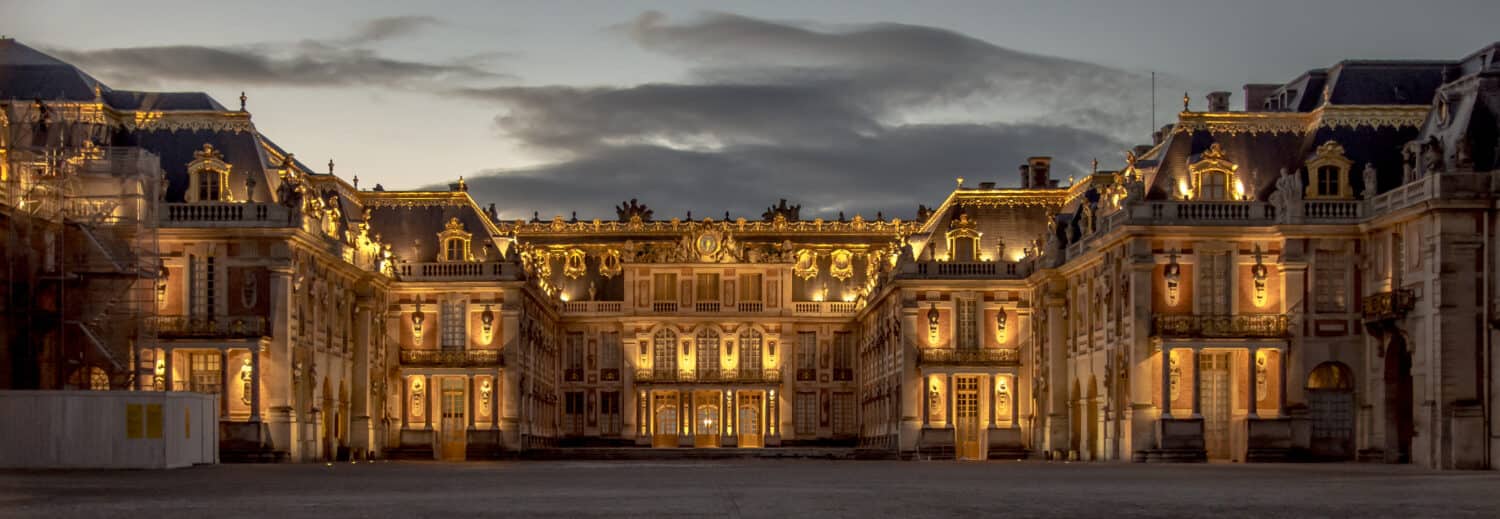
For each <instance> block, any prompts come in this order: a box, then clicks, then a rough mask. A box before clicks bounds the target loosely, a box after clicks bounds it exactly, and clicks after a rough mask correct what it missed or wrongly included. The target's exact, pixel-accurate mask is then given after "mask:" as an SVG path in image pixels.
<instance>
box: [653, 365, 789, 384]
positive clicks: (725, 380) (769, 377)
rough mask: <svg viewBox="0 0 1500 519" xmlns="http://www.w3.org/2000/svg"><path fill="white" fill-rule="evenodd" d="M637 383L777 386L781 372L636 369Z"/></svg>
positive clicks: (773, 370) (767, 370)
mask: <svg viewBox="0 0 1500 519" xmlns="http://www.w3.org/2000/svg"><path fill="white" fill-rule="evenodd" d="M635 381H636V382H637V383H644V384H651V383H698V384H779V383H781V370H777V369H762V370H734V369H725V370H718V371H710V372H702V373H697V372H692V371H667V370H653V369H638V370H636V371H635Z"/></svg>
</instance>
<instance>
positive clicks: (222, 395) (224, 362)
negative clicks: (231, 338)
mask: <svg viewBox="0 0 1500 519" xmlns="http://www.w3.org/2000/svg"><path fill="white" fill-rule="evenodd" d="M219 419H220V420H228V419H229V348H220V349H219Z"/></svg>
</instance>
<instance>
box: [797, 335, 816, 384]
mask: <svg viewBox="0 0 1500 519" xmlns="http://www.w3.org/2000/svg"><path fill="white" fill-rule="evenodd" d="M817 378H818V334H816V333H813V332H798V333H797V380H817Z"/></svg>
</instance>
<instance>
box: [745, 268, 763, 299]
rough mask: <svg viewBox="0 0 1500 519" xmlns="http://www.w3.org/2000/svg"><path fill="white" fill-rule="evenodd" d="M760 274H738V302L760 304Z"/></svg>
mask: <svg viewBox="0 0 1500 519" xmlns="http://www.w3.org/2000/svg"><path fill="white" fill-rule="evenodd" d="M761 288H762V286H761V277H760V274H740V301H748V302H752V303H759V302H761V299H762V297H761Z"/></svg>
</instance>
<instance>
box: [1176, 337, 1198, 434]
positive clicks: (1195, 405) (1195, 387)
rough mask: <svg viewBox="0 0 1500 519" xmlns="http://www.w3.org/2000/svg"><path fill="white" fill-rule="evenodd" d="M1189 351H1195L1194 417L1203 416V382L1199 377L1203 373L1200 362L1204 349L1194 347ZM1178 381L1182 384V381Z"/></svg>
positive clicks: (1193, 361)
mask: <svg viewBox="0 0 1500 519" xmlns="http://www.w3.org/2000/svg"><path fill="white" fill-rule="evenodd" d="M1188 351H1191V352H1192V353H1193V360H1192V361H1191V362H1192V363H1193V418H1203V384H1201V383H1200V382H1199V381H1200V380H1202V379H1201V378H1199V376H1200V375H1201V374H1202V366H1200V365H1199V362H1198V360H1199V357H1200V356H1202V355H1203V350H1199V349H1196V348H1194V349H1190V350H1188ZM1178 383H1179V384H1180V383H1181V381H1179V382H1178Z"/></svg>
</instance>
